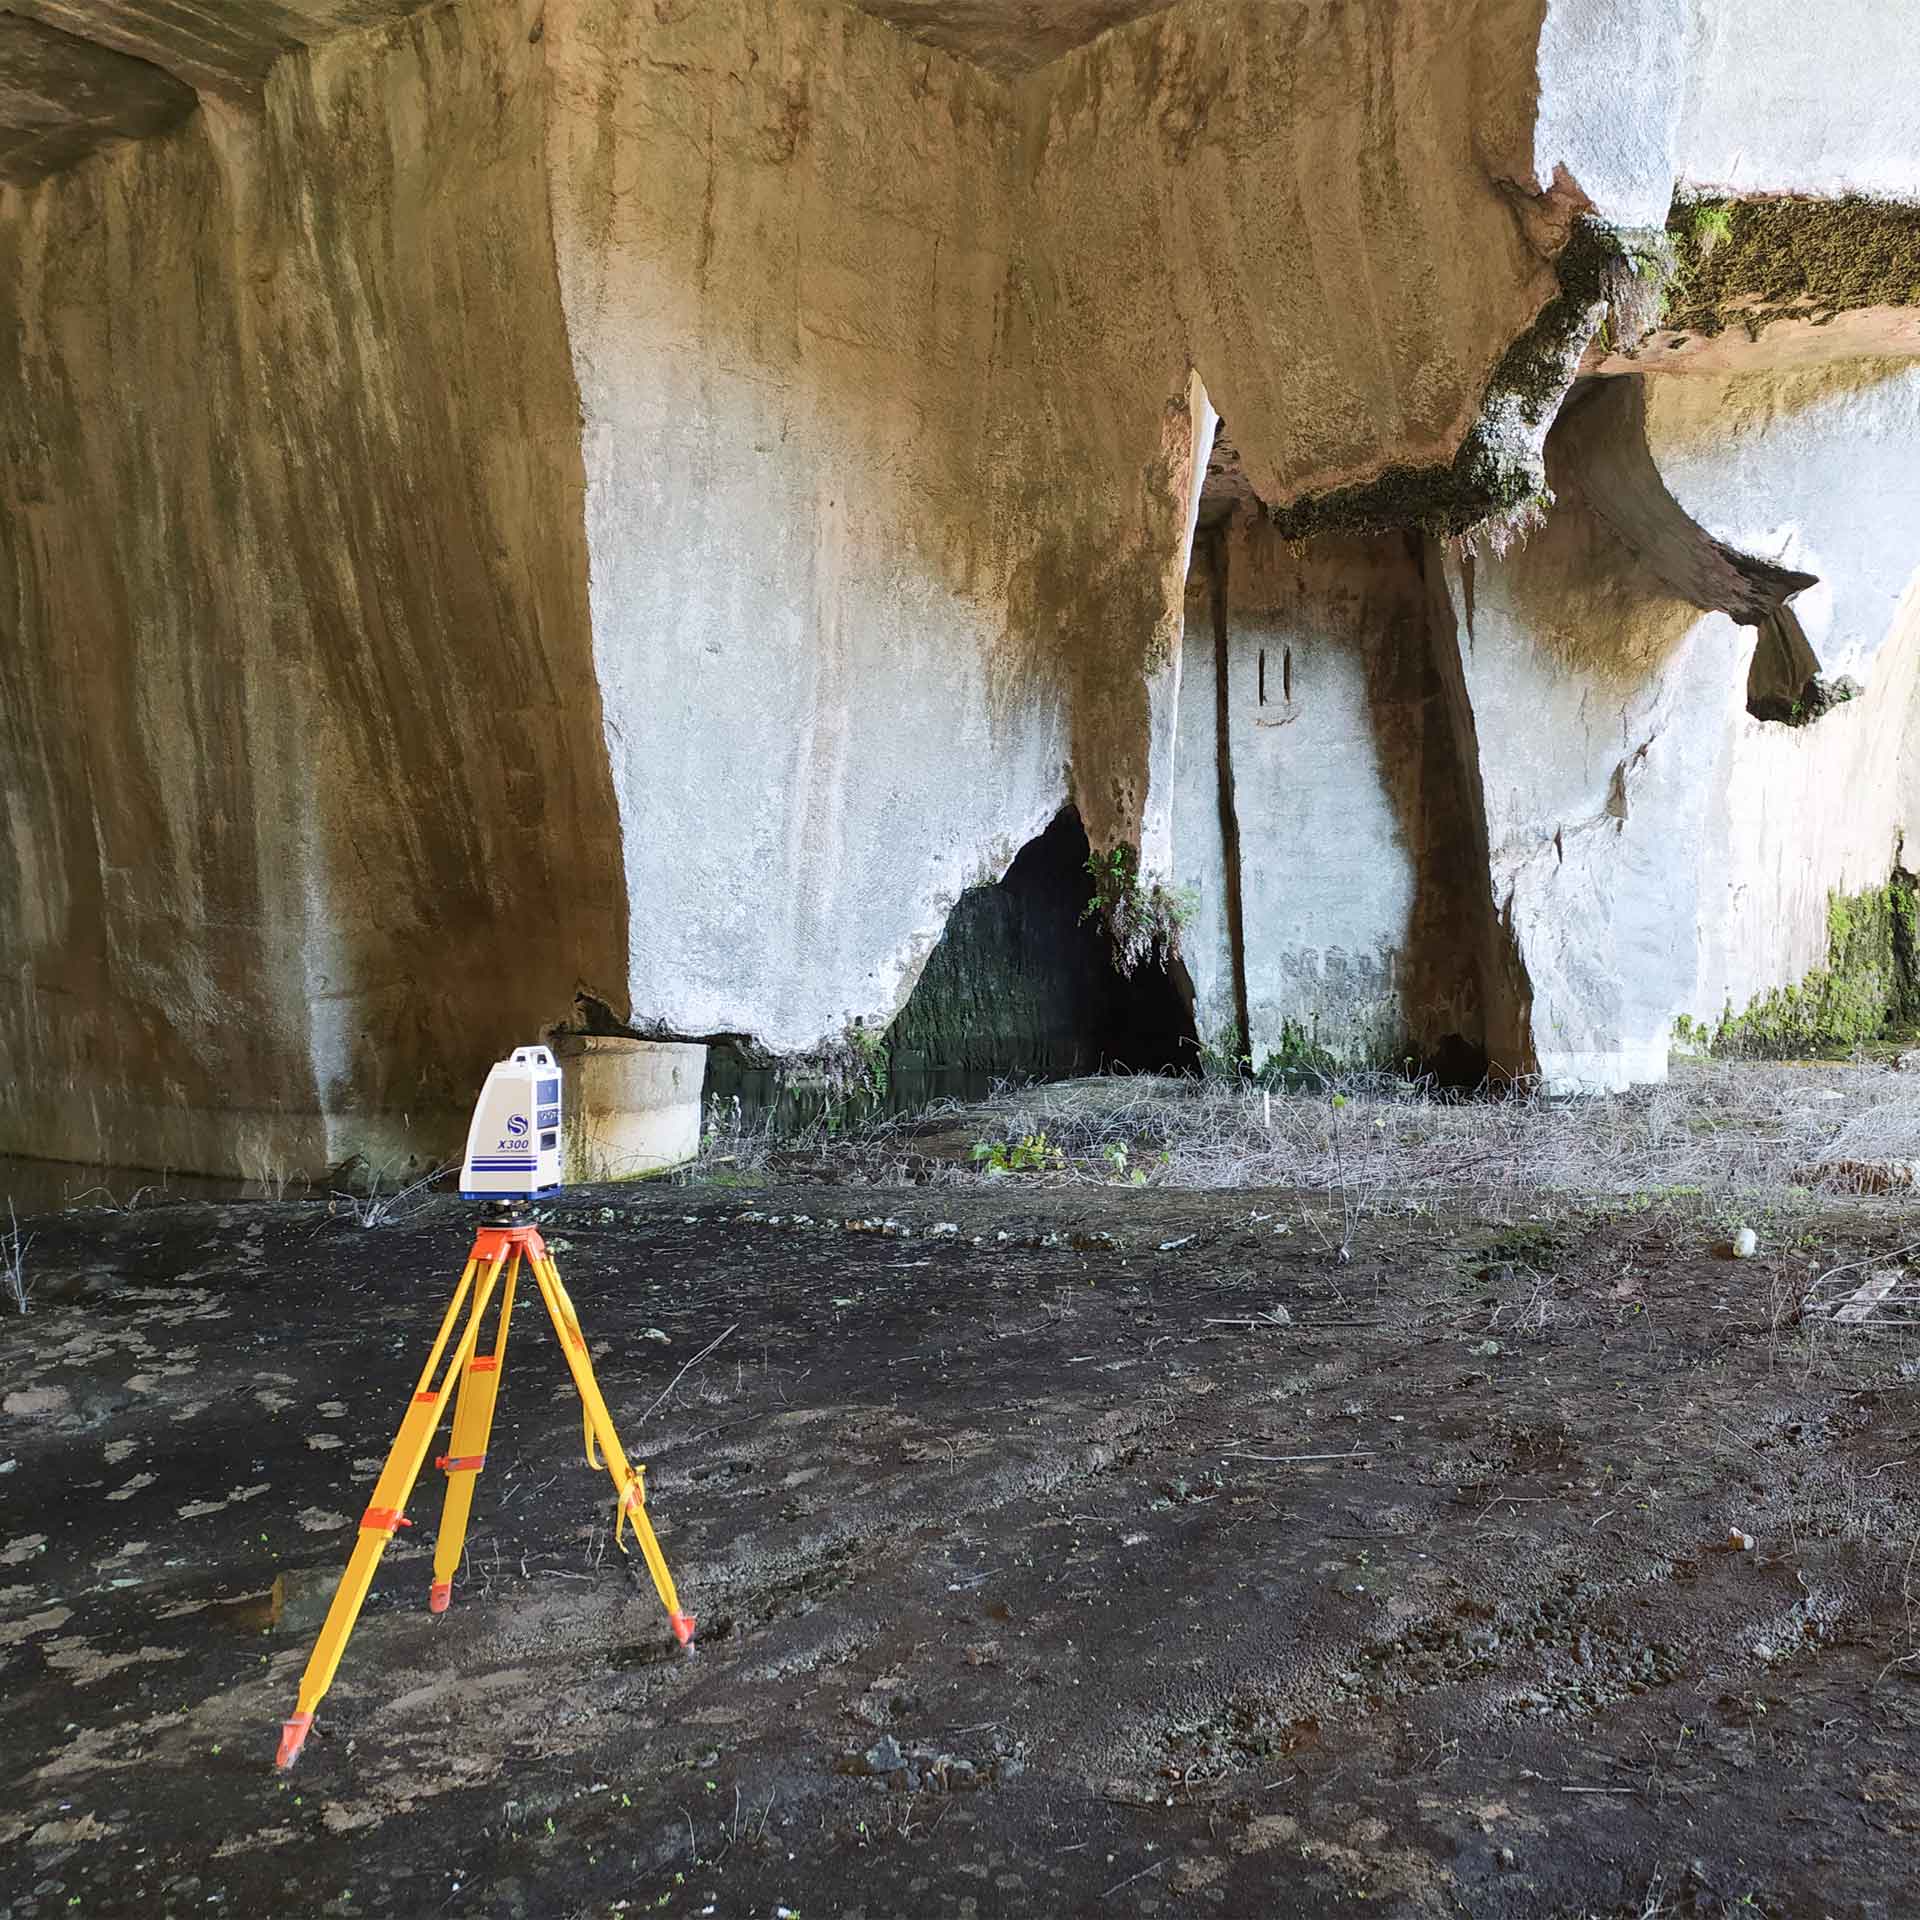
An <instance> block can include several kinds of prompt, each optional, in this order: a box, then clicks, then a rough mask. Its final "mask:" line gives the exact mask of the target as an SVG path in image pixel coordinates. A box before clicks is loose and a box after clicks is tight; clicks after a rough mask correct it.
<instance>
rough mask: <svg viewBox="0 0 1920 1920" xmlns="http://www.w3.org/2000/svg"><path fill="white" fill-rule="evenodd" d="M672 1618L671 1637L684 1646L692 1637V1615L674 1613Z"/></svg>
mask: <svg viewBox="0 0 1920 1920" xmlns="http://www.w3.org/2000/svg"><path fill="white" fill-rule="evenodd" d="M672 1619H673V1637H674V1638H675V1639H676V1640H678V1641H679V1642H680V1644H681V1645H682V1646H683V1647H684V1646H686V1645H687V1644H688V1643H689V1642H690V1641H691V1640H692V1639H693V1615H692V1614H690V1613H676V1614H674V1615H673V1616H672Z"/></svg>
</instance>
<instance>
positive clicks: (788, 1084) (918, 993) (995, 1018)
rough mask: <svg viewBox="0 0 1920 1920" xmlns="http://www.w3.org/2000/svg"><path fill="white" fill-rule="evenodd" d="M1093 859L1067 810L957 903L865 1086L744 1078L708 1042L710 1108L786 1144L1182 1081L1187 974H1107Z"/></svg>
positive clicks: (1187, 1054)
mask: <svg viewBox="0 0 1920 1920" xmlns="http://www.w3.org/2000/svg"><path fill="white" fill-rule="evenodd" d="M1090 851H1091V849H1090V847H1089V845H1088V842H1087V834H1086V829H1085V828H1084V827H1082V826H1081V824H1080V816H1079V814H1078V813H1077V812H1075V811H1074V809H1073V808H1072V807H1066V808H1063V809H1062V810H1061V811H1060V812H1059V813H1058V814H1056V815H1055V816H1054V819H1053V821H1052V823H1051V824H1050V825H1049V826H1048V827H1047V829H1046V831H1045V832H1044V833H1041V834H1039V835H1038V836H1037V837H1036V838H1034V839H1032V840H1029V841H1028V842H1027V844H1026V845H1025V846H1024V847H1022V848H1021V849H1020V851H1019V853H1018V854H1017V855H1015V857H1014V861H1013V864H1012V865H1011V866H1010V867H1009V868H1008V869H1007V871H1006V875H1005V877H1004V878H1003V879H1001V880H999V881H996V882H993V883H992V884H990V885H987V886H980V887H969V888H968V889H967V891H966V892H965V893H963V894H962V895H961V896H960V898H959V899H958V900H957V901H956V902H955V903H954V907H953V911H952V912H951V913H950V914H948V916H947V925H946V931H945V932H944V933H943V934H942V935H941V936H940V942H939V945H937V946H936V947H935V948H934V950H933V952H932V953H931V954H929V955H928V956H927V964H926V966H925V967H924V968H922V970H921V973H920V979H919V981H918V983H917V984H916V985H915V987H914V989H913V992H912V994H911V995H910V996H909V997H908V999H907V1003H906V1005H905V1006H904V1007H902V1008H901V1009H900V1012H899V1014H898V1015H897V1016H896V1017H895V1019H894V1022H893V1024H892V1025H891V1026H890V1027H888V1028H887V1030H886V1032H885V1035H884V1042H885V1044H884V1048H876V1049H875V1051H874V1054H873V1056H872V1059H871V1062H870V1064H869V1069H868V1072H867V1073H866V1075H864V1076H863V1077H862V1081H863V1083H862V1081H856V1082H855V1083H853V1084H849V1083H848V1082H847V1081H846V1080H845V1079H844V1078H843V1077H841V1076H840V1075H838V1074H836V1073H835V1072H834V1071H832V1070H830V1069H829V1070H823V1069H822V1068H821V1067H820V1066H819V1065H817V1064H815V1063H795V1064H792V1065H786V1064H773V1065H754V1064H751V1063H750V1061H749V1059H748V1058H747V1057H745V1056H744V1055H743V1052H742V1050H741V1048H740V1047H739V1046H738V1045H737V1044H735V1043H733V1042H731V1041H729V1040H728V1039H726V1038H724V1037H720V1036H716V1038H715V1042H714V1044H713V1046H712V1050H711V1052H710V1053H709V1054H708V1057H707V1081H706V1098H707V1100H708V1101H709V1102H710V1103H711V1102H714V1101H719V1102H721V1103H723V1104H726V1103H731V1102H733V1101H736V1100H737V1101H738V1102H739V1114H740V1117H741V1119H742V1121H743V1122H746V1123H749V1124H768V1125H770V1126H771V1129H772V1131H773V1132H774V1133H775V1134H791V1133H793V1132H795V1131H797V1130H799V1129H801V1128H804V1127H809V1126H812V1125H815V1124H817V1123H820V1122H823V1121H824V1122H825V1123H826V1124H827V1125H828V1126H829V1127H830V1128H831V1127H833V1126H837V1125H839V1124H842V1123H843V1122H845V1121H849V1120H858V1119H865V1118H872V1117H875V1116H877V1115H881V1114H911V1113H916V1112H918V1111H919V1110H920V1109H922V1108H923V1107H926V1106H928V1105H930V1104H931V1103H932V1102H933V1101H935V1100H944V1099H951V1100H978V1099H983V1098H985V1097H986V1096H987V1095H988V1094H990V1093H991V1092H992V1091H993V1089H994V1087H995V1085H996V1083H998V1082H1002V1081H1007V1080H1013V1081H1022V1080H1066V1079H1071V1078H1072V1077H1074V1076H1075V1075H1077V1074H1087V1073H1099V1072H1101V1071H1103V1070H1109V1069H1117V1070H1123V1071H1129V1072H1134V1073H1149V1072H1163V1071H1171V1072H1192V1071H1193V1069H1194V1066H1195V1063H1196V1062H1197V1060H1198V1058H1199V1053H1198V1048H1197V1046H1196V1044H1195V1038H1194V1026H1193V988H1192V984H1191V982H1190V981H1189V980H1188V979H1187V975H1186V969H1185V968H1184V967H1183V966H1181V965H1180V963H1179V962H1178V961H1177V960H1176V961H1175V962H1174V964H1173V965H1172V967H1171V968H1169V967H1165V966H1156V965H1153V964H1151V963H1149V964H1148V965H1145V966H1142V967H1140V968H1138V969H1137V970H1136V971H1135V972H1134V973H1133V974H1132V975H1131V976H1130V977H1129V976H1127V975H1124V974H1122V973H1121V972H1120V970H1119V969H1118V968H1117V967H1116V966H1115V965H1114V964H1113V956H1112V951H1111V948H1110V947H1109V945H1108V941H1107V935H1106V933H1105V932H1104V930H1103V929H1102V928H1101V926H1100V925H1099V923H1098V922H1097V921H1096V920H1095V919H1094V918H1092V917H1091V916H1086V906H1087V902H1088V900H1089V899H1091V898H1092V894H1093V881H1092V878H1091V876H1090V875H1089V874H1088V872H1087V858H1088V855H1089V853H1090ZM1083 916H1085V917H1083ZM876 1069H877V1071H876Z"/></svg>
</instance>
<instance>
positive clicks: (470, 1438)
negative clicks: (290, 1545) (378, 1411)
mask: <svg viewBox="0 0 1920 1920" xmlns="http://www.w3.org/2000/svg"><path fill="white" fill-rule="evenodd" d="M523 1265H524V1266H525V1267H526V1268H527V1270H528V1271H529V1272H531V1273H532V1275H533V1280H534V1284H535V1285H536V1286H537V1287H538V1288H539V1289H540V1298H541V1299H542V1300H543V1301H544V1302H545V1303H546V1309H547V1316H548V1318H549V1319H551V1320H552V1322H553V1330H554V1333H555V1334H556V1335H557V1336H558V1338H559V1341H560V1349H561V1351H562V1352H563V1353H564V1354H565V1355H566V1357H567V1366H568V1367H569V1369H570V1370H571V1371H572V1374H573V1384H574V1386H575V1388H576V1389H577V1390H578V1392H579V1395H580V1406H581V1414H582V1423H583V1426H584V1429H585V1435H586V1449H587V1465H588V1466H589V1467H604V1468H605V1469H606V1471H607V1473H608V1474H609V1476H610V1477H611V1478H612V1480H613V1488H614V1527H613V1537H614V1542H615V1544H616V1545H617V1546H618V1547H619V1548H620V1550H621V1552H622V1553H624V1552H626V1551H627V1543H626V1539H625V1530H626V1525H627V1522H628V1521H632V1523H633V1532H634V1537H635V1538H636V1539H637V1540H638V1541H639V1542H640V1551H641V1553H642V1554H643V1555H645V1557H646V1562H647V1570H648V1572H650V1573H651V1574H652V1575H653V1584H654V1587H655V1589H656V1591H657V1592H658V1593H659V1595H660V1600H661V1604H662V1605H663V1606H664V1607H665V1608H666V1610H667V1617H668V1618H669V1619H670V1620H671V1621H672V1623H673V1631H674V1634H675V1636H676V1637H677V1638H678V1640H679V1642H680V1644H681V1645H682V1646H685V1645H686V1644H687V1642H688V1641H690V1640H691V1639H692V1638H693V1615H692V1614H690V1613H683V1612H682V1611H681V1609H680V1598H679V1595H678V1594H676V1593H675V1592H674V1590H673V1575H672V1574H670V1573H669V1572H668V1571H667V1563H666V1559H665V1557H664V1556H663V1555H662V1553H661V1551H660V1543H659V1541H658V1540H656V1539H655V1538H654V1533H653V1526H652V1523H651V1522H650V1521H649V1520H648V1518H647V1507H646V1489H645V1485H644V1476H645V1474H646V1468H645V1467H635V1466H631V1465H629V1464H628V1461H627V1456H626V1453H625V1452H624V1450H623V1449H622V1448H621V1445H620V1436H619V1435H618V1434H617V1433H615V1432H614V1430H613V1417H612V1415H611V1414H609V1413H608V1412H607V1403H606V1401H605V1399H604V1398H602V1396H601V1393H600V1387H599V1383H598V1382H597V1381H596V1380H595V1379H594V1377H593V1362H592V1360H591V1358H590V1357H589V1356H588V1353H587V1342H586V1337H585V1336H584V1335H583V1334H582V1333H581V1331H580V1316H579V1315H578V1314H577V1313H575V1311H574V1307H573V1302H572V1300H571V1299H569V1298H568V1296H567V1290H566V1288H565V1286H563V1285H562V1284H561V1280H560V1270H559V1269H558V1268H557V1267H556V1266H555V1265H554V1264H553V1255H552V1254H551V1253H549V1252H548V1251H547V1246H546V1242H545V1241H544V1240H542V1239H541V1237H540V1230H539V1229H538V1228H537V1227H536V1226H535V1225H534V1224H533V1219H532V1216H531V1215H530V1214H529V1213H528V1211H527V1209H526V1207H525V1206H524V1205H523V1204H522V1203H520V1202H519V1201H517V1200H514V1201H499V1202H496V1203H495V1204H494V1205H492V1206H491V1207H490V1208H489V1209H488V1217H487V1219H486V1221H485V1222H484V1224H482V1226H481V1227H480V1228H479V1230H478V1232H477V1233H476V1234H475V1236H474V1242H473V1251H472V1252H471V1253H469V1254H468V1255H467V1264H466V1268H465V1270H464V1271H463V1272H462V1273H461V1275H460V1284H459V1285H458V1286H457V1287H456V1288H455V1289H454V1294H453V1299H452V1302H451V1303H450V1304H449V1305H448V1307H447V1311H446V1313H445V1315H444V1316H443V1317H442V1319H441V1322H440V1331H439V1333H438V1334H436V1335H435V1336H434V1342H433V1351H432V1352H431V1353H429V1354H428V1355H427V1364H426V1366H425V1367H424V1368H422V1369H421V1373H420V1380H419V1384H418V1385H417V1386H416V1387H415V1388H414V1391H413V1398H412V1400H411V1401H410V1402H409V1403H408V1406H407V1411H406V1415H405V1417H404V1418H403V1419H402V1420H401V1422H400V1431H399V1433H398V1434H397V1435H395V1437H394V1442H393V1447H392V1450H391V1451H390V1452H389V1453H388V1455H387V1463H386V1465H385V1466H384V1467H382V1468H381V1470H380V1478H379V1480H378V1482H376V1484H375V1486H374V1489H373V1500H372V1503H371V1504H370V1505H369V1506H368V1508H367V1510H366V1512H365V1513H364V1514H362V1515H361V1516H360V1537H359V1539H358V1540H357V1541H356V1542H355V1543H354V1549H353V1555H352V1557H351V1558H350V1559H349V1560H348V1562H347V1570H346V1572H345V1573H343V1574H342V1575H341V1576H340V1584H339V1586H338V1587H337V1588H336V1589H335V1590H334V1595H333V1604H332V1605H331V1606H330V1607H329V1608H328V1609H327V1618H326V1624H325V1625H324V1626H322V1627H321V1629H320V1638H319V1640H318V1641H317V1642H316V1643H315V1645H314V1649H313V1657H312V1658H311V1659H310V1660H309V1661H308V1662H307V1669H306V1672H305V1673H304V1674H303V1675H302V1676H301V1679H300V1700H299V1705H298V1708H297V1709H296V1711H295V1712H294V1715H293V1717H292V1718H291V1719H290V1720H288V1721H286V1722H285V1723H284V1725H283V1726H282V1728H281V1733H280V1752H279V1756H278V1759H277V1761H276V1764H277V1765H279V1766H281V1767H290V1766H292V1765H293V1763H294V1761H295V1760H297V1759H298V1758H299V1756H300V1749H301V1747H302V1746H303V1745H305V1743H306V1738H307V1734H308V1731H309V1730H310V1729H311V1728H312V1726H313V1716H314V1710H315V1709H316V1708H317V1707H318V1706H319V1704H320V1702H321V1699H322V1698H323V1697H324V1695H325V1694H326V1691H327V1689H328V1688H329V1687H330V1686H332V1684H333V1676H334V1674H335V1673H336V1672H337V1671H338V1670H339V1666H340V1656H341V1655H342V1654H343V1653H345V1651H346V1647H347V1640H348V1637H349V1636H350V1635H351V1634H352V1632H353V1628H354V1622H355V1621H357V1620H358V1619H359V1617H360V1609H361V1607H362V1606H363V1605H364V1604H365V1603H366V1598H367V1590H368V1589H369V1588H370V1587H371V1586H372V1584H373V1576H374V1572H375V1570H376V1569H377V1568H378V1566H379V1564H380V1556H381V1555H382V1554H383V1553H385V1552H386V1550H387V1543H388V1541H390V1540H391V1539H392V1538H393V1536H394V1534H395V1532H396V1531H398V1529H400V1528H401V1527H410V1526H412V1525H413V1522H412V1521H411V1520H409V1519H407V1518H406V1517H405V1514H406V1505H407V1500H408V1497H409V1496H410V1495H411V1494H412V1492H413V1484H414V1482H415V1480H417V1479H418V1478H419V1475H420V1469H421V1468H422V1467H423V1466H424V1465H425V1464H426V1458H427V1449H428V1448H429V1447H430V1446H431V1445H432V1444H433V1437H434V1434H435V1433H436V1432H437V1431H438V1430H439V1427H440V1421H441V1409H442V1407H443V1405H444V1403H445V1401H446V1398H447V1394H448V1390H449V1388H450V1387H453V1386H454V1384H455V1383H456V1382H457V1383H458V1386H457V1392H456V1394H455V1397H454V1403H453V1437H452V1440H451V1441H450V1443H449V1450H448V1451H447V1452H446V1453H443V1454H441V1455H440V1456H439V1457H438V1459H436V1460H435V1462H434V1465H435V1466H437V1467H438V1468H440V1469H441V1471H442V1472H444V1473H445V1474H446V1476H447V1498H446V1505H445V1507H444V1508H443V1509H442V1512H441V1518H440V1533H439V1537H438V1539H437V1540H436V1541H435V1543H434V1552H433V1585H432V1586H431V1587H430V1588H429V1589H428V1592H427V1605H428V1607H429V1608H430V1609H431V1610H432V1611H433V1612H435V1613H444V1612H446V1610H447V1605H448V1603H449V1601H450V1600H451V1599H452V1597H453V1573H454V1569H455V1568H456V1567H457V1566H458V1565H459V1564H460V1555H461V1552H462V1550H463V1548H464V1547H465V1545H466V1538H467V1519H468V1516H469V1514H470V1513H471V1512H472V1510H473V1485H474V1482H475V1480H476V1479H478V1478H479V1475H480V1470H481V1468H482V1467H484V1466H485V1465H486V1463H487V1438H488V1435H489V1434H490V1433H491V1432H492V1430H493V1410H494V1405H495V1403H496V1401H497V1399H498V1397H499V1393H500V1375H501V1373H502V1371H503V1370H504V1368H505V1366H506V1360H507V1327H508V1323H509V1322H510V1320H511V1319H512V1317H513V1297H514V1289H515V1288H516V1287H517V1286H518V1284H519V1280H520V1271H521V1268H522V1266H523ZM496 1294H497V1295H498V1298H499V1319H498V1322H497V1324H496V1325H495V1328H494V1335H493V1347H492V1350H491V1351H490V1352H487V1353H482V1352H480V1351H479V1346H480V1333H481V1327H482V1323H483V1322H484V1321H485V1319H486V1316H487V1310H488V1308H489V1307H491V1306H492V1305H493V1304H494V1299H495V1296H496ZM469 1303H470V1304H469ZM463 1310H465V1312H466V1324H465V1326H464V1328H463V1329H462V1331H461V1332H460V1335H459V1338H458V1340H457V1341H454V1329H455V1328H456V1327H458V1326H460V1323H461V1314H462V1311H463ZM450 1341H454V1344H453V1352H452V1354H451V1356H450V1357H448V1358H447V1360H446V1366H445V1368H444V1370H443V1369H442V1368H441V1360H442V1357H443V1356H445V1355H446V1354H447V1347H448V1343H449V1342H450ZM436 1375H437V1376H438V1378H437V1384H436Z"/></svg>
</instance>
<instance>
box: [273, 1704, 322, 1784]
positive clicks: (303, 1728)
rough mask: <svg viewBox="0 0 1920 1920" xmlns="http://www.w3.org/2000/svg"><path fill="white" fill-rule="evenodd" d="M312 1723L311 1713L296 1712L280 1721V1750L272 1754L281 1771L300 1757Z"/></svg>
mask: <svg viewBox="0 0 1920 1920" xmlns="http://www.w3.org/2000/svg"><path fill="white" fill-rule="evenodd" d="M312 1725H313V1715H312V1714H310V1713H296V1714H295V1715H294V1716H293V1718H292V1719H291V1720H288V1721H285V1722H283V1723H282V1725H281V1728H280V1751H279V1753H277V1754H276V1755H275V1756H274V1762H273V1764H274V1765H275V1766H276V1767H278V1768H279V1769H280V1770H281V1772H282V1773H284V1772H285V1771H286V1770H287V1768H289V1767H290V1766H292V1765H293V1763H294V1762H295V1761H296V1760H298V1759H299V1758H300V1749H301V1748H302V1747H304V1746H305V1745H306V1744H307V1732H308V1729H309V1728H311V1727H312Z"/></svg>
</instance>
